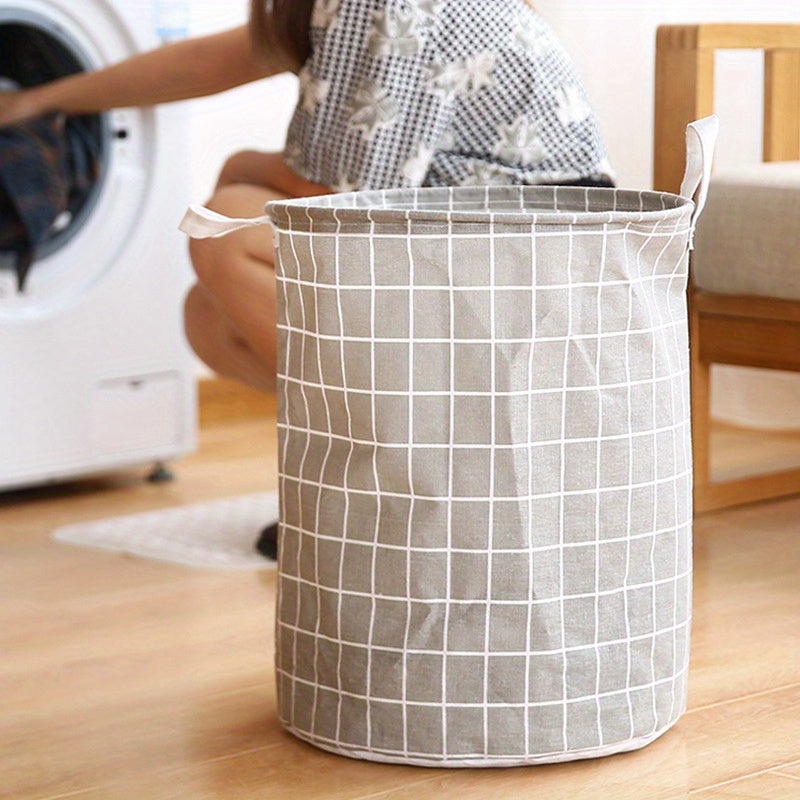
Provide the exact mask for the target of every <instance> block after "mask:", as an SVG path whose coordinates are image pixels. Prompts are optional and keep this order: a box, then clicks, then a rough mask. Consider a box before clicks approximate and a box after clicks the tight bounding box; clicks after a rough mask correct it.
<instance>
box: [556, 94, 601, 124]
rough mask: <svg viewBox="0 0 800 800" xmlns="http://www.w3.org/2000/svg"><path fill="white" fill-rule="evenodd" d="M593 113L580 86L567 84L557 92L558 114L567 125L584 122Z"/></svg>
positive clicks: (562, 122)
mask: <svg viewBox="0 0 800 800" xmlns="http://www.w3.org/2000/svg"><path fill="white" fill-rule="evenodd" d="M591 113H592V109H591V108H590V106H589V103H588V102H587V100H586V98H585V97H584V95H583V92H582V91H581V89H580V87H579V86H576V85H575V84H574V83H573V84H566V85H564V86H562V87H561V88H560V89H559V90H558V91H557V92H556V114H557V115H558V118H559V120H560V121H561V124H562V125H564V126H565V127H566V126H567V125H570V124H573V123H576V122H583V121H584V120H585V119H586V118H587V117H589V116H591Z"/></svg>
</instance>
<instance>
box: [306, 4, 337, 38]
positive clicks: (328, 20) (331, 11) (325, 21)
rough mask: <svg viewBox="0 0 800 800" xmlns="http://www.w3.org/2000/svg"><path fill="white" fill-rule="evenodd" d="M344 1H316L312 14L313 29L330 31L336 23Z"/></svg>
mask: <svg viewBox="0 0 800 800" xmlns="http://www.w3.org/2000/svg"><path fill="white" fill-rule="evenodd" d="M341 4H342V0H316V2H315V3H314V8H313V10H312V12H311V27H312V28H325V29H327V30H328V31H330V30H331V29H332V28H333V26H334V24H335V23H336V19H337V14H338V13H339V6H340V5H341Z"/></svg>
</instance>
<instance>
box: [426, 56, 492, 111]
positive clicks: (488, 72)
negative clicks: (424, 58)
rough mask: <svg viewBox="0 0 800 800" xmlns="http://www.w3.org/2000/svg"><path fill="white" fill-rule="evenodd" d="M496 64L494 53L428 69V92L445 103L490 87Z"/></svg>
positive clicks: (434, 65) (469, 57)
mask: <svg viewBox="0 0 800 800" xmlns="http://www.w3.org/2000/svg"><path fill="white" fill-rule="evenodd" d="M495 64H496V57H495V55H494V53H486V52H484V53H475V55H472V56H468V57H467V58H459V59H458V60H457V61H451V62H450V63H448V64H432V65H431V66H430V67H428V82H427V84H426V86H427V89H428V91H429V92H430V93H431V94H433V95H436V96H437V97H440V98H441V99H442V100H444V101H445V102H449V101H452V100H454V99H455V98H457V97H463V96H465V95H468V94H472V93H474V92H478V91H480V90H481V89H483V88H485V87H487V86H491V85H492V82H493V78H492V72H493V71H494V68H495Z"/></svg>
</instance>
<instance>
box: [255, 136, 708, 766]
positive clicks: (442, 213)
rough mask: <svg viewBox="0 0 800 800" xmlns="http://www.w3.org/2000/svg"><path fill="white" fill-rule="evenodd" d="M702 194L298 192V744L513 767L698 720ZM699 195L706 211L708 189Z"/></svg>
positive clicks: (284, 641)
mask: <svg viewBox="0 0 800 800" xmlns="http://www.w3.org/2000/svg"><path fill="white" fill-rule="evenodd" d="M714 122H715V120H712V121H701V123H695V126H694V127H691V128H690V131H689V133H688V135H687V140H688V143H689V150H690V166H689V169H688V172H687V180H686V182H685V184H684V190H683V193H684V194H685V196H678V195H670V194H662V193H654V192H636V191H626V190H614V189H596V188H589V189H584V188H569V187H562V188H542V187H518V186H514V187H510V186H493V187H486V188H476V187H469V188H468V187H462V188H453V189H446V188H445V189H439V188H434V189H419V190H396V191H386V192H360V193H353V194H340V195H332V196H330V197H322V198H312V199H303V200H293V201H286V202H278V203H273V204H271V205H270V206H269V207H268V213H269V215H270V217H271V219H272V221H273V222H274V225H275V228H276V230H277V232H278V239H277V252H278V254H279V259H278V267H277V272H278V282H279V286H278V294H279V297H278V305H279V346H280V365H279V369H280V375H279V398H280V408H279V435H280V470H281V473H280V495H281V540H280V541H281V547H280V564H279V596H278V614H277V628H276V636H277V656H276V658H277V681H278V698H279V711H280V717H281V720H282V722H283V724H284V725H285V726H286V728H287V729H288V730H289V731H291V732H292V733H294V734H296V735H297V736H299V737H300V738H302V739H305V740H307V741H309V742H312V743H313V744H315V745H318V746H319V747H322V748H324V749H327V750H332V751H335V752H337V753H341V754H344V755H348V756H354V757H358V758H365V759H372V760H377V761H387V762H402V763H412V764H421V765H431V766H450V767H455V766H507V765H515V764H530V763H539V762H550V761H563V760H569V759H576V758H588V757H592V756H599V755H606V754H610V753H615V752H619V751H624V750H631V749H635V748H638V747H641V746H643V745H645V744H647V743H648V742H650V741H652V740H653V739H655V738H656V737H658V736H659V735H660V734H662V733H663V732H664V731H665V730H667V729H668V728H669V727H670V726H671V725H672V724H673V723H674V722H675V721H676V720H677V719H678V717H679V716H680V715H681V713H682V712H683V711H684V709H685V705H686V678H687V668H688V661H689V627H690V614H691V601H690V598H691V520H692V508H691V447H690V437H689V433H690V424H689V423H690V418H689V390H688V380H689V374H688V368H689V365H688V346H687V317H686V301H685V288H686V278H687V260H688V252H689V246H690V235H691V232H692V229H693V226H694V223H695V221H696V217H697V214H698V213H699V211H700V209H701V207H702V200H703V198H704V192H705V188H706V185H707V180H708V166H709V164H710V149H711V147H712V146H713V137H714V130H713V128H714ZM698 188H699V192H697V195H698V201H697V203H696V204H694V203H693V202H692V201H691V200H690V199H689V197H692V196H694V195H695V192H696V190H697V189H698Z"/></svg>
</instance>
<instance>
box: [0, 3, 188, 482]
mask: <svg viewBox="0 0 800 800" xmlns="http://www.w3.org/2000/svg"><path fill="white" fill-rule="evenodd" d="M2 32H5V33H6V34H8V33H9V32H11V33H12V34H13V36H12V37H11V38H9V37H8V36H7V37H6V41H21V40H22V39H21V38H19V37H24V36H25V35H26V32H35V33H36V35H39V36H41V35H44V36H46V37H47V39H48V41H50V42H51V43H52V44H53V45H54V46H55V47H56V48H57V49H58V50H59V51H60V52H61V54H62V55H63V62H64V63H65V64H73V67H76V68H79V69H84V70H91V69H97V68H100V67H103V66H105V65H108V64H111V63H114V62H116V61H119V60H121V59H123V58H125V57H127V56H130V55H133V54H135V53H137V52H140V51H144V50H149V49H151V48H153V47H155V46H157V45H158V44H159V43H160V40H159V37H158V34H157V30H156V28H155V26H154V20H153V2H152V0H149V1H145V0H79V1H78V0H0V33H2ZM72 71H74V69H73V70H72ZM5 77H6V78H10V79H12V80H14V79H15V77H18V76H14V75H10V76H9V75H6V76H5ZM187 119H188V118H187V116H186V111H185V108H183V107H182V106H181V104H176V105H173V106H165V107H158V108H155V109H144V110H141V109H122V110H115V111H111V112H109V113H106V114H101V115H97V116H96V117H95V118H94V120H93V121H92V124H93V125H94V126H95V130H96V133H97V136H98V141H99V143H100V150H99V151H100V156H99V158H100V162H101V163H100V168H99V170H98V173H97V174H98V177H97V179H96V181H95V182H94V184H93V185H92V187H91V191H89V192H88V193H87V195H86V197H85V198H84V201H83V203H82V206H81V207H80V209H78V210H77V211H76V213H74V214H72V215H71V216H70V218H69V219H68V220H66V221H62V224H61V225H60V226H58V227H57V229H56V226H54V231H53V234H52V236H50V237H49V238H48V240H47V241H46V242H45V243H44V245H42V247H41V248H40V249H39V250H37V257H36V260H35V261H34V263H33V266H32V268H31V270H30V273H29V275H28V277H27V280H26V282H25V286H24V289H23V290H20V288H19V284H18V281H17V276H16V275H15V274H14V271H13V270H12V269H11V268H10V262H9V261H8V259H6V260H5V261H4V260H3V254H2V253H0V490H6V489H10V488H18V487H22V486H31V485H36V484H41V483H45V482H52V481H59V480H64V479H68V478H74V477H77V476H82V475H89V474H93V473H100V472H106V471H109V470H116V469H119V468H123V467H129V466H134V465H146V464H150V463H154V464H158V463H163V462H167V461H170V460H172V459H174V458H176V457H177V456H180V455H182V454H185V453H187V452H189V451H191V450H193V449H194V447H195V444H196V428H197V423H196V373H197V366H196V364H197V362H196V361H195V360H194V359H193V357H192V356H191V354H190V352H189V349H188V347H187V345H186V343H185V339H184V335H183V327H182V320H181V316H182V303H183V298H184V296H185V294H186V291H187V288H188V286H189V284H190V275H191V270H190V266H189V262H188V255H187V247H186V242H185V240H184V237H183V236H182V235H181V234H180V233H179V232H178V230H177V226H178V223H179V222H180V219H181V216H182V214H183V212H184V210H185V208H186V205H187V203H188V202H189V199H190V198H189V192H190V187H189V168H188V158H187V151H188V144H187ZM7 255H8V254H6V256H7Z"/></svg>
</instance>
